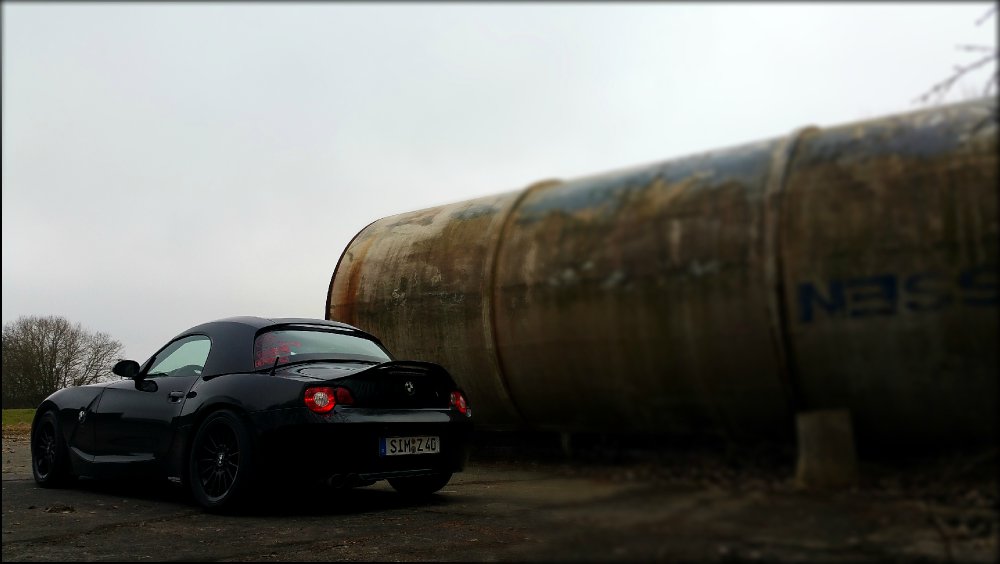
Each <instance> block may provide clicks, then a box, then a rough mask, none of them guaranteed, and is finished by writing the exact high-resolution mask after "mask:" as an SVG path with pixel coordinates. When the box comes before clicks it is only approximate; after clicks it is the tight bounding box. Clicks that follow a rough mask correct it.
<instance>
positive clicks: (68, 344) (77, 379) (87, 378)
mask: <svg viewBox="0 0 1000 564" xmlns="http://www.w3.org/2000/svg"><path fill="white" fill-rule="evenodd" d="M121 352H122V344H121V343H120V342H118V341H116V340H115V339H112V338H111V336H110V335H108V334H107V333H101V332H97V333H91V332H89V331H87V330H86V329H84V328H83V326H82V325H80V324H79V323H77V324H75V325H74V324H72V323H70V322H69V321H68V320H66V319H65V318H63V317H58V316H48V317H38V316H24V317H20V318H18V319H17V320H15V321H13V322H11V323H7V324H5V325H4V326H3V375H2V376H3V406H4V407H7V408H9V407H34V406H36V405H38V404H39V403H40V402H41V401H42V400H43V399H45V397H46V396H48V395H49V394H51V393H52V392H54V391H56V390H58V389H60V388H65V387H67V386H83V385H86V384H93V383H95V382H100V381H103V380H106V379H108V378H110V377H111V367H112V366H113V365H114V363H115V361H116V360H117V359H118V357H119V356H121Z"/></svg>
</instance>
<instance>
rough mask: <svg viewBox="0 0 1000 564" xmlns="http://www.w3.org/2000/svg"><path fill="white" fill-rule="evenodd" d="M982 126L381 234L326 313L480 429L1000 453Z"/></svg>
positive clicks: (736, 153) (724, 164)
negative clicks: (814, 439)
mask: <svg viewBox="0 0 1000 564" xmlns="http://www.w3.org/2000/svg"><path fill="white" fill-rule="evenodd" d="M996 149H997V113H996V105H995V102H993V101H991V100H981V101H975V102H969V103H964V104H957V105H952V106H945V107H938V108H933V109H929V110H924V111H920V112H915V113H910V114H906V115H900V116H892V117H887V118H882V119H877V120H873V121H868V122H861V123H856V124H850V125H846V126H841V127H834V128H829V129H817V128H805V129H802V130H799V131H797V132H795V133H793V134H792V135H790V136H788V137H785V138H780V139H776V140H770V141H764V142H759V143H753V144H749V145H745V146H741V147H736V148H730V149H725V150H720V151H713V152H709V153H705V154H700V155H695V156H691V157H687V158H681V159H676V160H670V161H666V162H662V163H657V164H652V165H648V166H640V167H635V168H632V169H628V170H623V171H617V172H612V173H608V174H603V175H598V176H593V177H588V178H582V179H578V180H573V181H567V182H560V181H546V182H541V183H538V184H535V185H533V186H529V187H527V188H525V189H524V190H520V191H515V192H509V193H506V194H500V195H497V196H491V197H487V198H480V199H476V200H471V201H468V202H461V203H456V204H451V205H446V206H441V207H437V208H431V209H426V210H420V211H415V212H411V213H405V214H401V215H397V216H393V217H388V218H385V219H381V220H378V221H376V222H374V223H372V224H371V225H369V226H368V227H366V228H365V229H363V230H362V231H361V232H360V233H358V234H357V235H356V236H355V238H354V239H353V240H352V241H351V242H350V244H349V245H348V247H347V249H346V250H345V251H344V253H343V255H342V256H341V258H340V261H339V262H338V264H337V266H336V269H335V271H334V274H333V278H332V280H331V283H330V290H329V294H328V299H327V318H329V319H335V320H338V321H344V322H347V323H350V324H353V325H356V326H358V327H361V328H363V329H365V330H368V331H370V332H372V333H374V334H376V335H378V336H379V337H380V338H382V339H383V341H384V342H385V343H386V344H387V345H388V346H389V347H390V349H391V350H393V351H394V352H395V353H396V354H397V355H399V356H401V357H412V358H419V359H423V360H430V361H434V362H438V363H440V364H443V365H444V366H446V367H447V368H448V369H449V370H450V371H451V372H452V374H453V375H454V376H455V379H456V380H457V381H458V382H459V384H460V385H461V386H463V387H464V388H465V390H466V391H467V393H468V395H469V396H470V398H471V401H472V402H473V405H474V406H475V408H476V415H477V420H478V421H479V422H480V423H482V424H485V425H487V426H495V427H529V428H537V429H548V430H563V431H612V432H613V431H621V432H636V431H638V432H666V433H705V432H709V433H717V434H722V435H725V436H729V437H732V438H743V437H778V436H787V435H788V434H789V433H791V432H792V431H791V430H792V426H791V423H790V421H791V416H792V414H793V413H795V412H797V411H800V410H807V409H820V408H849V409H850V410H851V412H852V414H853V417H854V424H855V429H856V431H857V434H858V438H859V440H860V441H861V442H862V443H869V444H886V443H892V442H906V443H914V442H925V443H933V444H949V443H954V442H982V441H992V440H995V438H996V434H997V418H996V412H997V397H998V385H997V383H998V376H997V344H996V343H997V265H998V214H997V189H998V187H997V155H996Z"/></svg>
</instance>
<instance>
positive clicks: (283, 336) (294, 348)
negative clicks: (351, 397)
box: [253, 329, 392, 368]
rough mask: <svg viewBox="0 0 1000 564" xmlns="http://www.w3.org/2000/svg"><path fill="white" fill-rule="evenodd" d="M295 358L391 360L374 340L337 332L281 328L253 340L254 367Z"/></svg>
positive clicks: (262, 366) (267, 365)
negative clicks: (276, 360)
mask: <svg viewBox="0 0 1000 564" xmlns="http://www.w3.org/2000/svg"><path fill="white" fill-rule="evenodd" d="M275 359H278V365H282V364H285V363H288V362H295V361H296V360H311V359H346V360H370V361H373V362H387V361H389V360H392V359H391V358H389V355H388V354H387V353H386V351H385V349H383V348H382V347H380V346H379V345H378V344H377V343H376V342H375V341H372V340H371V339H366V338H364V337H362V336H359V335H358V334H352V333H346V332H340V331H318V330H309V329H282V330H278V331H268V332H267V333H261V334H260V335H258V336H257V338H256V339H255V340H254V343H253V360H254V366H255V367H256V368H267V367H270V366H272V365H274V360H275Z"/></svg>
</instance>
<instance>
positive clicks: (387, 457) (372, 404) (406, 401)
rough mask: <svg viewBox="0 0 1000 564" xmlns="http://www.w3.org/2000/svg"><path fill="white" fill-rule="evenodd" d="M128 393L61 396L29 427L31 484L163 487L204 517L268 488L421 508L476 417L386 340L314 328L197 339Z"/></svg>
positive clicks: (226, 322)
mask: <svg viewBox="0 0 1000 564" xmlns="http://www.w3.org/2000/svg"><path fill="white" fill-rule="evenodd" d="M113 372H114V373H115V374H117V375H119V376H121V377H122V380H119V381H115V382H111V383H104V384H95V385H90V386H80V387H71V388H65V389H62V390H59V391H57V392H56V393H54V394H52V395H51V396H49V397H48V398H46V399H45V401H43V402H42V403H41V405H39V407H38V410H37V411H36V413H35V417H34V421H33V423H32V427H31V459H32V470H33V474H34V478H35V481H36V482H37V483H38V484H39V485H41V486H43V487H55V486H62V485H66V484H68V483H70V482H71V481H72V480H73V479H74V478H76V477H79V476H87V477H92V478H113V477H123V476H128V477H137V476H149V477H161V478H167V479H169V480H171V481H173V482H176V483H181V484H184V485H186V486H187V487H188V488H190V490H191V493H192V495H193V496H194V498H195V500H196V501H197V502H198V503H200V504H201V505H202V506H203V507H205V508H207V509H223V508H227V507H231V506H232V505H233V504H235V503H239V501H240V500H241V498H245V497H246V494H247V492H248V491H250V489H251V488H252V487H253V486H254V485H255V484H258V483H261V482H266V481H268V480H287V481H292V482H294V483H296V484H299V483H305V482H306V481H316V482H321V481H325V482H328V483H329V484H330V485H332V486H334V487H352V486H359V485H370V484H373V483H375V481H377V480H383V479H385V480H388V481H389V483H390V484H391V485H392V487H393V488H395V489H396V490H397V491H399V492H402V493H405V494H412V495H426V494H430V493H433V492H436V491H438V490H440V489H441V488H442V487H444V485H445V484H447V483H448V480H449V479H450V478H451V475H452V473H453V472H458V471H461V470H462V467H463V465H464V462H465V451H466V446H467V443H468V439H469V435H470V432H471V430H472V410H471V409H470V407H469V404H468V402H467V400H466V398H465V396H464V394H463V393H462V391H461V390H460V389H458V387H457V386H456V385H455V382H454V380H452V378H451V376H450V375H449V374H448V372H447V371H446V370H445V369H444V368H442V367H441V366H438V365H436V364H431V363H427V362H413V361H397V360H393V358H392V356H391V355H390V354H389V351H387V350H386V348H385V347H384V346H383V345H382V343H381V342H379V340H378V339H377V338H375V337H374V336H372V335H369V334H368V333H365V332H364V331H361V330H360V329H358V328H356V327H352V326H350V325H346V324H344V323H338V322H335V321H322V320H316V319H262V318H259V317H234V318H229V319H222V320H219V321H212V322H210V323H205V324H203V325H198V326H197V327H193V328H191V329H189V330H187V331H184V332H183V333H181V334H179V335H178V336H177V337H175V338H174V339H172V340H171V341H170V342H169V343H167V344H166V346H164V347H163V348H161V349H160V350H159V351H157V352H156V354H154V355H153V356H152V357H151V358H150V359H149V360H147V361H146V362H145V363H144V364H142V365H141V366H140V365H139V363H138V362H136V361H134V360H123V361H120V362H119V363H118V364H116V365H115V367H114V369H113Z"/></svg>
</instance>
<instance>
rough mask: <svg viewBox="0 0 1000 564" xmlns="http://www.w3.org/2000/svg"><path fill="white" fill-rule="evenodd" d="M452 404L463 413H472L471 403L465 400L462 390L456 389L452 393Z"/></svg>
mask: <svg viewBox="0 0 1000 564" xmlns="http://www.w3.org/2000/svg"><path fill="white" fill-rule="evenodd" d="M451 406H452V407H454V408H455V409H457V410H458V412H459V413H461V414H462V415H472V412H471V411H470V410H469V404H468V403H467V402H466V401H465V396H463V395H462V392H459V391H457V390H456V391H454V392H452V393H451Z"/></svg>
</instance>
